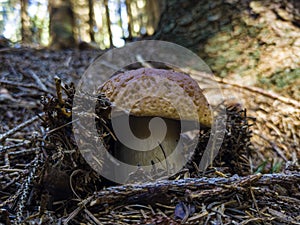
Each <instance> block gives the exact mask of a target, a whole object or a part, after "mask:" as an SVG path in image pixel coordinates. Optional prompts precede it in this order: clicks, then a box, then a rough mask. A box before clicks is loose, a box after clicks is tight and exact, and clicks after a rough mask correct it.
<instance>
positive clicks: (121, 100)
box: [98, 68, 212, 127]
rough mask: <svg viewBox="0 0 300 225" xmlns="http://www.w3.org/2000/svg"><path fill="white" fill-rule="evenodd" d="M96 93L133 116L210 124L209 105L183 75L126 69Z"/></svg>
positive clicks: (196, 85)
mask: <svg viewBox="0 0 300 225" xmlns="http://www.w3.org/2000/svg"><path fill="white" fill-rule="evenodd" d="M98 92H101V93H104V94H105V95H106V97H107V98H108V99H109V100H110V101H111V102H114V103H115V106H116V107H117V108H118V110H120V111H125V112H128V113H130V115H133V116H152V117H155V116H159V117H164V118H169V119H174V120H187V121H194V120H195V118H197V116H198V118H199V123H200V124H201V125H204V126H207V127H209V126H211V124H212V113H211V110H210V107H209V104H208V102H207V100H206V98H205V96H204V94H203V93H202V90H201V89H200V87H199V85H198V84H197V82H196V81H195V80H193V79H192V78H191V77H190V76H189V75H187V74H183V73H179V72H175V71H172V70H164V69H154V68H140V69H137V70H129V71H126V72H124V73H119V74H116V75H114V76H113V77H111V78H110V79H109V80H108V81H106V82H105V83H104V84H102V85H101V87H100V88H99V89H98ZM190 103H193V104H192V105H193V106H192V105H191V104H190ZM193 107H196V108H193Z"/></svg>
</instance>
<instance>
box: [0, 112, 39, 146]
mask: <svg viewBox="0 0 300 225" xmlns="http://www.w3.org/2000/svg"><path fill="white" fill-rule="evenodd" d="M43 115H44V113H40V114H38V115H37V116H34V117H32V118H31V119H29V120H27V121H25V122H23V123H21V124H19V125H18V126H16V127H15V128H13V129H11V130H9V131H7V132H6V133H4V134H0V142H3V141H4V140H5V139H6V138H8V137H10V136H11V135H13V134H15V133H16V132H17V131H19V130H21V129H23V128H24V127H26V126H28V125H29V124H32V123H33V122H35V121H37V120H38V119H39V118H40V117H42V116H43Z"/></svg>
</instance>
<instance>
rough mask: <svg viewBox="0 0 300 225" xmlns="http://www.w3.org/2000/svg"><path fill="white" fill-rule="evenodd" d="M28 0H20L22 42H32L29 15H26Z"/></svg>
mask: <svg viewBox="0 0 300 225" xmlns="http://www.w3.org/2000/svg"><path fill="white" fill-rule="evenodd" d="M27 10H28V0H21V35H22V43H23V44H24V43H25V44H26V43H27V44H28V43H30V42H32V39H31V36H32V33H31V31H30V17H29V15H28V11H27Z"/></svg>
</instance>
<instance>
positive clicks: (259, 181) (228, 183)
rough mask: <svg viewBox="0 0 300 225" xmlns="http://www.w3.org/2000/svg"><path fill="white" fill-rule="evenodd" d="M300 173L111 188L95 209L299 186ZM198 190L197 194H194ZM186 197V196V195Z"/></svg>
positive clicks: (97, 196)
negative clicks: (159, 199)
mask: <svg viewBox="0 0 300 225" xmlns="http://www.w3.org/2000/svg"><path fill="white" fill-rule="evenodd" d="M299 182H300V173H297V172H294V173H290V174H265V175H261V174H255V175H249V176H246V177H231V178H188V179H184V180H172V181H171V180H164V181H158V182H154V183H144V184H129V185H122V186H116V187H111V188H107V189H106V190H104V191H100V192H98V193H96V194H95V198H94V200H92V202H91V203H90V204H91V206H94V205H100V204H101V205H102V204H110V205H114V204H118V203H120V204H121V203H122V202H123V201H126V202H127V203H128V204H130V203H137V202H139V201H147V200H149V201H150V202H151V199H156V198H157V197H158V196H164V197H163V199H164V201H165V202H167V200H168V195H167V194H168V193H170V190H172V192H174V191H176V190H177V191H178V192H182V191H184V192H185V193H186V192H187V190H191V193H190V194H189V197H191V198H192V199H193V198H205V197H209V196H210V197H211V196H216V195H219V194H220V193H228V192H231V191H233V190H244V187H246V188H248V187H250V186H252V187H253V185H254V184H255V185H257V186H263V185H267V184H272V185H275V184H284V185H286V184H288V183H299ZM192 190H197V191H192ZM183 194H184V193H183Z"/></svg>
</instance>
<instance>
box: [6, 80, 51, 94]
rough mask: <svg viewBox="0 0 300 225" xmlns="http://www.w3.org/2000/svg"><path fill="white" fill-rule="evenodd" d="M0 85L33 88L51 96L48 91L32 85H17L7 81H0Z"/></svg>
mask: <svg viewBox="0 0 300 225" xmlns="http://www.w3.org/2000/svg"><path fill="white" fill-rule="evenodd" d="M0 84H4V85H9V86H13V87H17V88H18V87H24V88H33V89H36V90H39V91H42V92H46V93H50V94H52V93H51V92H50V91H48V90H46V91H45V90H43V89H41V88H40V87H37V86H36V85H34V84H24V83H19V82H14V81H9V80H0Z"/></svg>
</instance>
